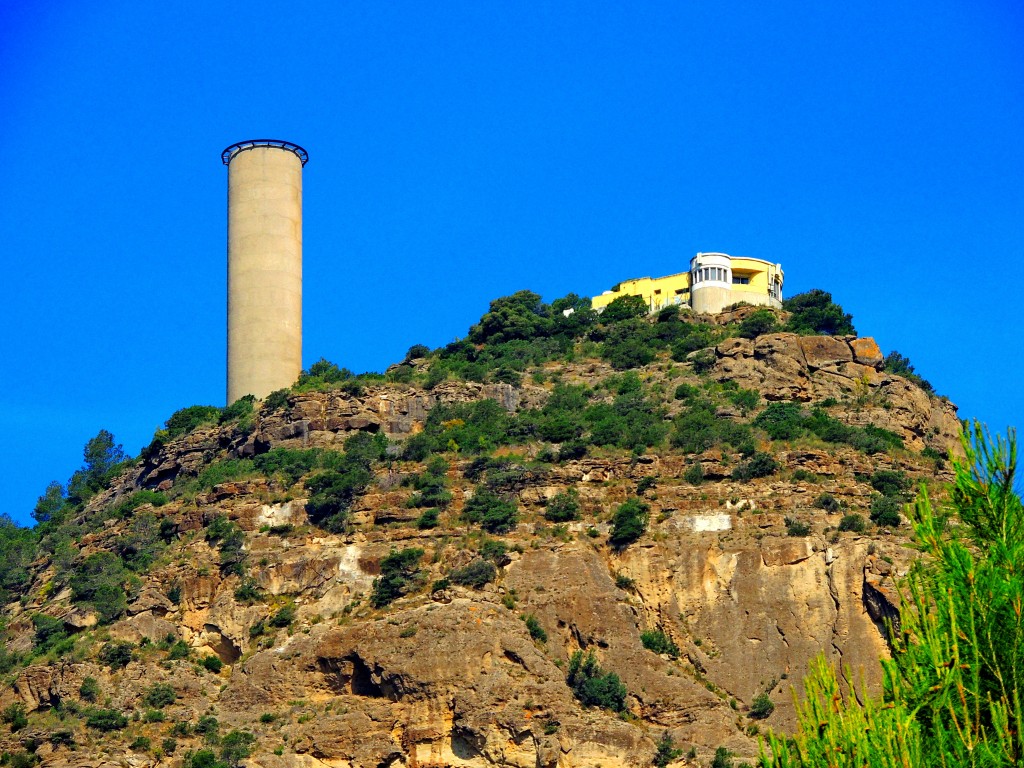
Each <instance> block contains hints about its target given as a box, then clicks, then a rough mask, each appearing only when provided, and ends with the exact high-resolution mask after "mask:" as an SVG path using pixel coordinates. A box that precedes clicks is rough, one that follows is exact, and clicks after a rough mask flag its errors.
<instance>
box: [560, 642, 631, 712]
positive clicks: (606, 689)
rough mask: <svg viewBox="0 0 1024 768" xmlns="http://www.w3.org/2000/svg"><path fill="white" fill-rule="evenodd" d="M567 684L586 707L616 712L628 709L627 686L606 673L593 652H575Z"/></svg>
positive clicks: (614, 675)
mask: <svg viewBox="0 0 1024 768" xmlns="http://www.w3.org/2000/svg"><path fill="white" fill-rule="evenodd" d="M566 682H567V683H568V684H569V688H571V689H572V693H573V695H574V696H575V697H576V698H577V700H578V701H579V702H580V703H581V704H582V705H583V706H585V707H603V708H604V709H610V710H612V711H614V712H622V711H623V710H625V708H626V693H627V691H626V686H625V685H623V684H622V681H621V680H620V679H619V676H618V675H616V674H615V673H614V672H605V671H604V670H603V669H601V665H600V664H598V663H597V658H596V657H595V656H594V654H593V652H589V653H587V654H586V655H585V656H584V654H583V651H575V652H574V653H573V655H572V656H571V657H570V659H569V671H568V675H567V676H566Z"/></svg>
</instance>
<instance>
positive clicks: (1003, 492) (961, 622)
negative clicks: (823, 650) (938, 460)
mask: <svg viewBox="0 0 1024 768" xmlns="http://www.w3.org/2000/svg"><path fill="white" fill-rule="evenodd" d="M963 446H964V451H965V456H964V458H962V459H960V460H957V461H956V462H955V473H956V475H955V478H956V479H955V482H954V485H953V488H952V493H951V498H952V503H953V508H952V509H951V510H946V511H938V510H936V509H935V508H934V507H933V506H932V503H931V501H930V499H929V498H928V494H927V493H926V491H925V490H924V489H922V490H921V491H920V493H919V494H918V497H917V500H916V502H915V503H914V504H913V506H912V507H911V508H909V510H908V514H909V515H910V518H911V522H912V523H913V526H914V533H915V538H916V540H917V544H918V546H919V548H920V549H921V551H922V552H923V557H922V558H920V559H919V560H918V561H917V562H916V563H915V565H914V567H913V568H912V569H911V571H910V573H909V574H908V576H907V578H906V580H905V581H904V582H903V583H902V584H901V591H902V595H903V605H902V608H901V611H900V616H901V626H899V627H894V628H893V638H892V644H893V656H892V659H890V660H885V661H883V662H882V666H883V671H884V683H883V690H882V694H881V696H880V697H871V696H869V695H867V693H866V692H863V691H862V692H860V694H859V695H858V696H852V695H848V696H846V697H845V698H844V697H843V696H842V695H841V693H840V685H839V682H838V680H837V677H836V672H835V670H834V669H832V668H831V667H830V666H829V665H828V664H827V663H825V661H824V660H823V659H819V660H818V661H817V662H816V663H815V664H814V665H813V668H812V670H811V673H810V675H809V676H808V677H807V679H806V681H805V688H806V699H805V700H804V702H802V703H801V704H800V706H799V719H800V727H799V730H798V732H797V734H796V735H795V736H794V737H793V738H791V739H789V738H783V737H781V736H775V735H772V736H771V737H770V738H769V741H768V745H767V747H768V752H766V753H765V754H763V755H762V757H761V765H762V766H775V767H777V768H791V767H793V768H795V767H797V766H800V767H801V768H803V767H807V768H810V767H812V766H813V767H814V768H817V767H818V766H821V767H825V766H828V767H829V768H843V767H845V766H850V768H852V767H853V766H857V767H858V768H860V767H861V766H870V767H871V768H875V767H876V766H885V767H888V766H894V767H895V766H899V767H900V768H911V767H912V768H918V767H919V766H924V767H927V768H931V767H932V766H942V767H943V768H946V767H947V766H948V768H963V767H964V766H977V767H978V768H981V767H983V766H984V767H985V768H988V767H992V768H1001V767H1002V766H1018V765H1021V764H1022V763H1024V706H1022V704H1024V701H1022V699H1024V617H1022V614H1024V506H1022V504H1021V497H1020V495H1019V493H1018V491H1017V490H1016V488H1015V481H1016V468H1017V450H1016V443H1015V435H1014V433H1013V431H1012V430H1011V431H1010V433H1009V436H1008V439H1006V440H1004V439H1002V438H999V439H997V440H996V441H995V442H993V441H992V440H991V439H989V437H988V435H987V434H986V433H985V432H984V430H983V429H982V428H981V427H980V426H979V425H977V424H975V425H974V427H973V429H972V431H971V433H970V434H969V435H965V436H964V438H963ZM949 513H952V515H950V514H949Z"/></svg>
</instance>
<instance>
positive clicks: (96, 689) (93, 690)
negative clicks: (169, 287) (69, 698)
mask: <svg viewBox="0 0 1024 768" xmlns="http://www.w3.org/2000/svg"><path fill="white" fill-rule="evenodd" d="M100 693H101V691H100V684H99V683H98V682H96V678H95V677H84V678H82V684H81V685H80V686H79V687H78V695H79V696H81V697H82V701H88V702H90V703H91V702H94V701H96V699H98V698H99V695H100Z"/></svg>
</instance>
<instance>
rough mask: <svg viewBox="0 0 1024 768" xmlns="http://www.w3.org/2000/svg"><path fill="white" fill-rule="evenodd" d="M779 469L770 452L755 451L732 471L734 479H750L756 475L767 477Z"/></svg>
mask: <svg viewBox="0 0 1024 768" xmlns="http://www.w3.org/2000/svg"><path fill="white" fill-rule="evenodd" d="M778 469H779V462H777V461H776V460H775V458H774V457H773V456H772V455H771V454H770V453H762V452H760V451H759V452H757V453H755V454H754V455H753V456H751V457H750V458H749V459H748V460H747V461H745V462H743V463H742V464H740V465H738V466H737V467H736V468H735V469H734V470H733V471H732V477H733V479H734V480H743V481H746V480H752V479H754V478H756V477H768V476H769V475H773V474H775V473H776V472H777V471H778Z"/></svg>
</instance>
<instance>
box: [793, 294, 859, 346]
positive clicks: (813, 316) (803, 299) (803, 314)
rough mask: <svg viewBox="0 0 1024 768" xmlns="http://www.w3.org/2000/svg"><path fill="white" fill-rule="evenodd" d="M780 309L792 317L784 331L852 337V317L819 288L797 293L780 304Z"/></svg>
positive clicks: (853, 331) (830, 295)
mask: <svg viewBox="0 0 1024 768" xmlns="http://www.w3.org/2000/svg"><path fill="white" fill-rule="evenodd" d="M782 308H783V309H784V310H786V311H787V312H791V313H792V316H791V317H790V318H789V322H788V323H787V324H786V330H787V331H790V332H792V333H802V334H821V335H825V336H853V335H855V334H856V333H857V331H856V330H854V328H853V315H850V314H847V313H846V312H844V311H843V308H842V307H841V306H839V305H838V304H836V303H835V302H834V301H832V294H831V293H829V292H828V291H823V290H821V289H820V288H812V289H811V290H809V291H807V292H805V293H798V294H797V295H796V296H791V297H790V298H788V299H786V300H785V301H783V302H782Z"/></svg>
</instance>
